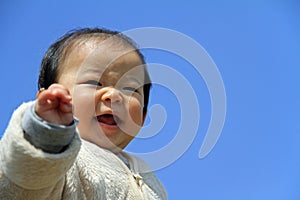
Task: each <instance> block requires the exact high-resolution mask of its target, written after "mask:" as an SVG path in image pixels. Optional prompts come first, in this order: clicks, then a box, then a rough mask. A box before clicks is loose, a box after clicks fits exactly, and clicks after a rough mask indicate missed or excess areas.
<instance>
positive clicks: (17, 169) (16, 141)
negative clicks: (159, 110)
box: [0, 28, 167, 200]
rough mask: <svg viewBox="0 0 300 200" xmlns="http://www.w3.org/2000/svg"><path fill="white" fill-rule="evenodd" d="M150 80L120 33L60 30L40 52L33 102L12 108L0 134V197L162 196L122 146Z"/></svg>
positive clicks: (134, 130)
mask: <svg viewBox="0 0 300 200" xmlns="http://www.w3.org/2000/svg"><path fill="white" fill-rule="evenodd" d="M150 87H151V81H150V78H149V75H148V72H147V69H146V66H145V61H144V58H143V55H142V54H141V53H140V51H139V50H138V48H137V47H136V45H135V44H134V42H133V41H132V40H131V39H130V38H128V37H127V36H125V35H122V34H121V33H119V32H116V31H110V30H106V29H99V28H94V29H79V30H76V31H73V32H70V33H67V34H66V35H64V36H63V37H61V38H60V39H59V40H57V41H56V42H55V43H54V44H52V45H51V46H50V48H49V49H48V51H47V52H46V54H45V56H44V58H43V61H42V65H41V70H40V75H39V88H40V90H39V92H38V94H37V99H36V101H34V102H29V103H24V104H23V105H21V106H20V107H19V108H18V109H17V110H16V111H15V112H14V114H13V116H12V119H11V121H10V123H9V125H8V128H7V130H6V132H5V134H4V136H3V138H2V140H1V143H0V159H1V160H0V187H1V189H0V199H112V200H115V199H137V200H141V199H167V195H166V192H165V190H164V188H163V186H162V184H161V183H160V182H159V180H158V179H157V178H156V176H155V174H154V173H153V172H152V171H151V169H150V168H149V167H148V165H147V164H146V163H145V162H144V161H142V160H141V159H139V158H137V157H135V156H132V155H130V154H128V153H126V152H124V151H123V149H124V148H125V147H126V146H127V145H128V144H129V143H130V141H131V140H132V139H133V138H134V137H135V136H136V135H137V134H138V132H139V130H140V129H141V127H142V125H143V123H144V121H145V117H146V113H147V105H148V99H149V92H150ZM79 135H80V137H79Z"/></svg>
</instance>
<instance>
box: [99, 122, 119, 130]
mask: <svg viewBox="0 0 300 200" xmlns="http://www.w3.org/2000/svg"><path fill="white" fill-rule="evenodd" d="M98 123H99V124H100V126H101V127H102V128H103V129H106V130H112V131H113V130H118V129H119V126H118V125H109V124H105V123H103V122H98Z"/></svg>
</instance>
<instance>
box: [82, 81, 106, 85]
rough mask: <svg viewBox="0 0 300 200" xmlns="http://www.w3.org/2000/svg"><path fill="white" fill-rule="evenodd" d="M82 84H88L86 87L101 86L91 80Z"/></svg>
mask: <svg viewBox="0 0 300 200" xmlns="http://www.w3.org/2000/svg"><path fill="white" fill-rule="evenodd" d="M83 84H88V85H95V86H102V84H101V83H100V82H98V81H93V80H89V81H86V82H84V83H83Z"/></svg>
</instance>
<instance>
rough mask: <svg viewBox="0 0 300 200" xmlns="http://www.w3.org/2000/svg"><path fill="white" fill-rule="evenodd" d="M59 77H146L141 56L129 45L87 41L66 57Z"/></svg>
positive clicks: (70, 51) (71, 50)
mask: <svg viewBox="0 0 300 200" xmlns="http://www.w3.org/2000/svg"><path fill="white" fill-rule="evenodd" d="M60 69H61V70H60V72H59V76H61V75H64V74H70V73H73V74H75V73H76V74H77V75H80V76H87V75H88V76H91V75H93V76H97V77H95V78H98V79H100V77H102V76H104V75H119V76H120V75H125V74H126V75H131V76H134V77H140V78H143V77H144V66H143V61H142V59H141V57H140V55H139V54H138V53H137V52H136V50H135V49H134V48H133V47H130V46H129V45H127V46H125V45H119V44H113V43H102V44H100V45H99V44H98V43H96V42H94V41H86V42H84V43H81V44H79V45H73V48H72V49H70V50H69V52H68V53H67V54H66V55H65V58H64V60H63V61H62V63H61V68H60Z"/></svg>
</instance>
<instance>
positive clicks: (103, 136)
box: [58, 42, 145, 152]
mask: <svg viewBox="0 0 300 200" xmlns="http://www.w3.org/2000/svg"><path fill="white" fill-rule="evenodd" d="M144 73H145V71H144V67H143V66H142V61H141V59H140V57H139V55H138V54H137V53H136V52H134V51H132V49H131V50H130V49H129V48H125V47H118V48H117V49H114V48H113V47H111V46H109V47H107V46H106V45H104V46H103V47H101V48H97V49H95V46H94V45H93V42H87V43H86V44H84V45H81V46H80V48H77V49H74V50H72V51H71V52H70V53H68V55H67V56H66V58H65V60H64V61H63V62H62V68H61V70H60V71H59V76H58V77H59V78H58V83H60V84H62V85H64V86H65V87H67V88H68V89H69V91H70V93H71V96H72V98H73V100H72V103H73V106H74V115H75V116H76V117H77V118H78V119H79V124H78V129H79V131H80V136H81V137H82V138H83V139H85V140H87V141H90V142H92V143H94V144H96V145H98V146H100V147H103V148H106V149H109V150H111V151H113V152H119V151H120V150H122V149H123V148H124V147H126V146H127V144H128V143H129V142H130V141H131V140H132V139H133V138H134V137H135V136H136V134H137V133H138V132H139V130H140V128H141V126H142V125H143V123H144V119H145V116H144V114H143V101H144V96H143V93H144V91H143V84H144Z"/></svg>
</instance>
